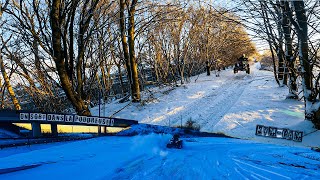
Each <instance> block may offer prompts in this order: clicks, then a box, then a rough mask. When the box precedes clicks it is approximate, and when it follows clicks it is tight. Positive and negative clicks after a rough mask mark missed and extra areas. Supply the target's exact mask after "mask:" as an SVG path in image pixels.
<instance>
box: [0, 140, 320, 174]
mask: <svg viewBox="0 0 320 180" xmlns="http://www.w3.org/2000/svg"><path fill="white" fill-rule="evenodd" d="M169 138H170V136H168V135H155V134H151V135H147V136H137V137H126V138H123V137H103V138H96V139H90V140H86V141H78V142H72V143H66V144H63V145H59V146H54V147H50V146H48V148H45V149H37V150H33V151H29V152H25V153H23V152H17V153H16V154H12V155H10V156H7V157H1V158H0V169H5V168H12V167H17V166H23V165H24V166H26V165H40V166H38V167H35V168H33V169H27V170H23V171H17V172H11V173H6V174H1V175H0V179H25V178H26V177H27V178H28V179H30V178H33V179H40V178H41V179H42V178H44V177H45V179H70V178H71V179H78V180H80V179H115V180H116V179H137V180H138V179H139V180H140V179H319V178H320V173H319V170H320V166H319V164H320V155H319V153H316V152H314V151H311V150H310V149H307V148H295V147H286V146H277V145H270V144H259V143H255V142H252V141H244V140H238V139H226V138H191V139H189V138H187V139H183V140H184V148H183V149H181V150H178V149H166V148H165V144H166V143H167V142H168V139H169ZM11 150H12V151H16V149H14V148H13V149H11ZM6 151H10V149H7V150H6ZM0 153H1V151H0ZM41 164H42V165H41Z"/></svg>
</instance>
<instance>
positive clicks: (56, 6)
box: [50, 0, 91, 115]
mask: <svg viewBox="0 0 320 180" xmlns="http://www.w3.org/2000/svg"><path fill="white" fill-rule="evenodd" d="M60 7H61V1H60V0H53V1H52V6H51V12H50V21H51V30H52V47H53V59H54V61H55V64H56V68H57V71H58V75H59V77H60V81H61V85H62V88H63V90H64V91H65V93H66V95H67V97H68V99H69V100H70V101H71V103H72V105H73V106H74V107H75V109H76V111H77V113H78V114H80V115H90V114H91V113H90V111H89V109H88V107H87V106H86V105H85V104H84V101H83V100H82V98H81V95H80V94H76V92H75V91H74V90H73V88H72V84H71V82H70V80H69V76H68V73H67V71H66V69H65V62H64V58H63V50H62V45H61V21H62V20H61V19H60Z"/></svg>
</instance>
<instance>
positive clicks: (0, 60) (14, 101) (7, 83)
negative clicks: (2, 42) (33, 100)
mask: <svg viewBox="0 0 320 180" xmlns="http://www.w3.org/2000/svg"><path fill="white" fill-rule="evenodd" d="M0 53H1V51H0ZM0 68H1V71H2V76H3V79H4V82H5V86H6V88H7V90H8V92H9V95H10V97H11V99H12V102H13V105H14V107H15V109H16V110H21V106H20V104H19V101H18V99H17V98H16V95H15V93H14V91H13V88H12V86H11V84H10V80H9V77H8V75H7V73H6V70H5V68H4V63H3V60H2V55H1V54H0Z"/></svg>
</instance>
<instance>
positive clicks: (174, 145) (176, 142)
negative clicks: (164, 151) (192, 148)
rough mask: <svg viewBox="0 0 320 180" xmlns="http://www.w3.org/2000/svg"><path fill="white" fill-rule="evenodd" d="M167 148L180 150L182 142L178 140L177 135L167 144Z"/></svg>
mask: <svg viewBox="0 0 320 180" xmlns="http://www.w3.org/2000/svg"><path fill="white" fill-rule="evenodd" d="M167 148H177V149H181V148H182V140H180V139H179V135H178V134H175V135H174V136H173V137H172V139H171V140H170V142H169V143H168V144H167Z"/></svg>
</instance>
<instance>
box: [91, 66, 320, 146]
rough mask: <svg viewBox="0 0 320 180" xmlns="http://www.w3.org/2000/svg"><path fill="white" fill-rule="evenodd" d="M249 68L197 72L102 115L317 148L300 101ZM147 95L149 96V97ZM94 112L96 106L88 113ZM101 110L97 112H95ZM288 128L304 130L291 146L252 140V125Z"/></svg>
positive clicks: (112, 106)
mask: <svg viewBox="0 0 320 180" xmlns="http://www.w3.org/2000/svg"><path fill="white" fill-rule="evenodd" d="M258 66H259V64H255V65H254V66H252V67H251V69H252V73H251V74H250V75H247V74H246V73H245V72H239V73H237V74H234V73H233V71H232V69H228V70H226V71H222V72H221V74H220V77H216V76H215V75H214V73H212V74H213V75H211V76H206V74H201V75H200V76H199V77H192V78H191V83H188V84H184V85H182V86H180V87H164V88H162V89H160V88H153V89H149V91H150V92H151V93H150V92H149V93H146V94H144V95H143V96H144V97H143V99H144V100H146V99H149V101H147V102H145V103H144V104H143V105H142V104H137V103H136V104H129V105H128V103H122V104H121V103H113V104H108V105H107V107H106V110H105V112H106V114H105V115H106V116H111V115H113V114H114V113H115V112H117V111H118V110H120V109H122V108H123V107H125V106H126V107H125V108H124V109H123V110H121V111H120V112H119V113H117V114H115V116H114V117H119V118H127V119H134V120H138V121H139V122H140V123H149V124H156V125H164V126H178V125H181V124H185V122H186V121H187V120H189V119H191V120H193V121H195V122H197V123H198V124H199V125H200V128H201V131H205V132H213V133H224V134H226V135H228V136H232V137H238V138H242V139H251V140H256V141H259V142H268V143H275V144H282V145H289V146H307V147H310V146H318V147H319V146H320V141H319V140H318V139H319V138H320V131H317V130H316V129H314V128H313V125H312V123H311V122H309V121H305V120H304V110H303V107H304V104H303V102H302V101H295V100H286V99H285V98H286V96H287V94H288V89H287V87H279V86H278V85H277V84H276V82H275V80H274V78H273V73H272V72H270V71H263V70H258ZM150 97H151V98H150ZM92 112H93V114H95V115H97V114H98V108H93V109H92ZM101 112H102V111H101ZM257 124H260V125H265V126H274V127H278V128H289V129H291V130H298V131H303V132H304V135H305V136H304V137H303V141H302V143H301V142H293V141H288V140H281V139H271V138H265V137H257V136H255V128H256V125H257Z"/></svg>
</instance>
